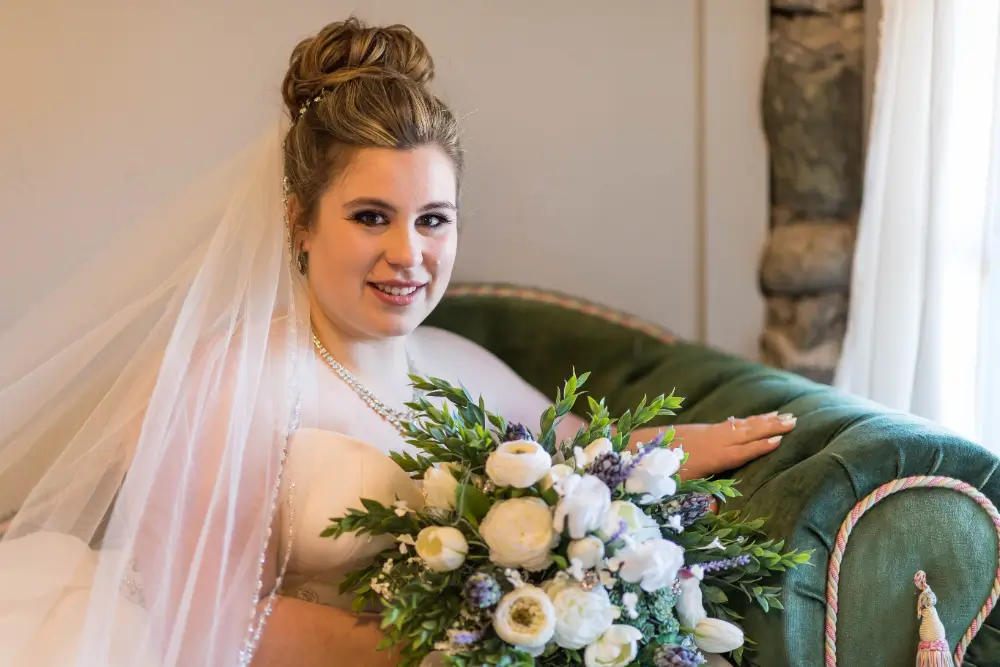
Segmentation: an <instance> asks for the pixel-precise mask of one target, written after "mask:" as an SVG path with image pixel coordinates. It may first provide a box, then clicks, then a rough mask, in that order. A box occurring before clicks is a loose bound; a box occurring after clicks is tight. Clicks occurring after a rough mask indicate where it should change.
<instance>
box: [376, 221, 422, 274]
mask: <svg viewBox="0 0 1000 667" xmlns="http://www.w3.org/2000/svg"><path fill="white" fill-rule="evenodd" d="M383 238H385V241H386V246H385V261H386V262H388V263H389V264H391V265H392V266H394V267H396V268H401V269H409V268H413V267H415V266H419V265H420V262H421V258H422V255H423V245H422V242H421V236H420V233H419V232H418V231H417V229H416V227H415V226H414V225H393V227H392V228H390V230H389V233H388V234H386V235H385V236H384V237H383Z"/></svg>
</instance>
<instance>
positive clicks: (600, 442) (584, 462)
mask: <svg viewBox="0 0 1000 667" xmlns="http://www.w3.org/2000/svg"><path fill="white" fill-rule="evenodd" d="M577 449H579V448H577ZM580 451H582V452H583V455H582V456H581V455H580V453H579V452H575V456H574V457H573V458H574V463H575V464H576V467H577V468H581V469H583V468H586V467H587V466H589V465H590V464H591V463H593V462H594V459H596V458H597V457H598V456H600V455H601V454H608V453H610V452H613V451H615V448H614V445H612V444H611V441H610V440H608V439H607V438H598V439H597V440H594V441H593V442H592V443H590V444H589V445H587V446H586V447H584V448H583V449H582V450H580Z"/></svg>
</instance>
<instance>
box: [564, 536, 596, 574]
mask: <svg viewBox="0 0 1000 667" xmlns="http://www.w3.org/2000/svg"><path fill="white" fill-rule="evenodd" d="M566 555H567V556H568V557H569V559H570V560H571V561H574V560H576V561H579V562H580V567H582V568H583V569H584V570H589V569H591V568H594V567H597V565H598V563H600V562H601V560H602V559H603V558H604V542H601V540H599V539H598V538H596V537H594V536H593V535H588V536H587V537H584V538H582V539H579V540H573V541H572V542H570V543H569V546H568V547H567V548H566Z"/></svg>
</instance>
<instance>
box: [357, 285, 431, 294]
mask: <svg viewBox="0 0 1000 667" xmlns="http://www.w3.org/2000/svg"><path fill="white" fill-rule="evenodd" d="M368 284H369V285H371V286H372V287H374V288H375V289H377V290H378V291H379V292H382V293H383V294H388V295H390V296H410V295H411V294H415V293H416V292H417V290H419V289H421V288H423V287H424V285H408V286H406V287H400V286H397V285H383V284H380V283H368Z"/></svg>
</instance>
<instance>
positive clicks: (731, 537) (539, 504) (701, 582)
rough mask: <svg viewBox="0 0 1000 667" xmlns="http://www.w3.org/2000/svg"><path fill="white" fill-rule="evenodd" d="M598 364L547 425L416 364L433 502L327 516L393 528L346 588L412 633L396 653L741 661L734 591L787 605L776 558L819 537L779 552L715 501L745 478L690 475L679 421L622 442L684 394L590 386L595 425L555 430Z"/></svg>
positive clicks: (612, 666)
mask: <svg viewBox="0 0 1000 667" xmlns="http://www.w3.org/2000/svg"><path fill="white" fill-rule="evenodd" d="M587 375H588V374H584V375H582V376H580V377H577V376H576V375H574V376H572V377H571V378H570V379H569V380H568V381H567V382H566V384H565V386H564V388H563V389H562V390H561V391H560V392H559V393H558V395H557V397H556V402H555V404H554V405H553V406H552V407H550V408H549V409H548V410H547V411H546V412H545V414H543V415H542V417H541V422H540V429H539V432H538V435H537V436H535V435H534V434H532V433H531V432H530V431H529V430H528V429H526V428H524V427H523V426H521V425H518V424H508V423H507V422H506V421H505V420H504V419H502V418H501V417H499V416H497V415H495V414H491V413H490V412H489V411H488V410H487V408H486V406H485V405H484V404H483V402H482V400H479V401H476V400H474V399H473V398H472V396H470V395H469V394H468V393H467V392H466V391H465V390H464V389H461V388H456V387H454V386H451V385H450V384H448V383H446V382H443V381H441V380H437V379H422V378H417V377H414V378H413V381H414V383H415V385H416V387H417V389H419V390H422V391H423V392H424V393H423V396H422V397H421V398H419V399H418V400H417V402H415V403H413V404H412V405H411V406H410V407H411V408H413V409H414V411H415V412H414V414H415V416H414V418H413V419H412V420H411V421H410V422H409V423H408V424H407V427H406V428H407V431H408V440H409V442H411V443H412V444H413V445H415V446H416V447H417V448H419V450H420V451H421V454H419V455H418V456H416V457H413V456H410V455H408V454H399V453H396V454H393V455H392V457H393V459H394V460H395V461H396V463H397V464H399V465H400V466H401V467H402V468H403V469H404V470H405V471H407V472H409V473H410V474H411V475H412V476H413V477H414V478H417V479H421V480H423V492H424V498H425V502H424V505H423V507H408V506H407V505H406V504H405V503H404V502H402V501H397V502H396V503H394V504H393V505H390V506H385V505H383V504H381V503H378V502H375V501H372V500H370V499H363V500H362V501H361V504H362V506H363V509H355V510H350V511H349V512H348V514H347V515H346V516H344V517H341V518H338V519H332V522H333V523H332V525H331V526H330V527H329V528H328V529H327V530H326V531H325V532H324V533H323V536H324V537H337V536H339V535H342V534H345V533H357V534H368V535H372V536H381V537H380V539H383V540H385V541H386V543H387V545H388V546H387V548H386V549H385V550H384V551H383V552H382V553H381V554H380V555H379V556H378V558H377V559H376V561H375V562H374V563H373V564H372V565H370V566H369V567H367V568H365V569H363V570H360V571H357V572H354V573H352V574H351V575H350V576H348V577H347V579H346V580H345V581H344V583H343V585H342V587H341V588H342V591H343V592H348V591H350V592H352V593H353V594H354V596H355V598H354V604H355V608H356V609H363V608H371V607H372V606H375V607H377V608H380V609H381V617H382V628H383V630H384V632H385V634H386V638H385V640H384V641H383V645H382V646H380V648H385V647H391V646H392V647H398V648H400V650H401V660H400V664H401V665H404V666H416V665H453V666H455V667H471V666H472V665H496V666H500V667H517V666H527V665H546V666H548V665H571V664H581V663H582V664H583V665H585V666H586V667H625V666H626V665H649V666H656V667H665V666H668V665H679V666H683V667H687V666H693V665H699V664H702V663H703V662H705V660H706V658H705V655H706V654H711V653H729V654H731V655H732V656H733V658H734V659H735V660H736V661H737V662H739V661H741V659H742V652H743V650H744V643H745V641H748V640H745V638H744V636H743V632H742V631H741V629H740V628H739V627H738V626H737V625H735V624H734V623H733V621H738V620H739V619H740V618H741V617H740V616H739V615H738V614H736V613H735V612H734V611H733V610H732V609H731V608H730V607H729V605H728V602H729V596H731V595H736V594H742V595H746V596H747V597H749V599H750V600H751V601H756V603H757V604H759V605H760V606H761V607H763V609H764V610H765V611H766V610H768V609H770V608H776V609H780V608H781V604H780V602H779V597H780V595H779V594H780V589H779V588H777V587H774V586H767V585H765V579H766V577H767V575H769V574H770V573H772V572H775V571H783V570H785V569H787V568H791V567H795V566H797V565H799V564H802V563H805V562H807V561H808V560H809V553H806V552H799V551H789V552H783V543H782V542H775V541H773V540H769V539H766V537H765V535H764V534H763V533H762V532H761V531H760V528H761V526H762V525H763V520H762V519H757V520H753V521H746V520H743V519H742V518H741V517H740V516H739V515H738V513H737V512H728V513H720V514H716V513H714V512H712V511H711V509H712V505H713V501H716V500H718V501H721V502H724V501H725V500H726V499H727V498H731V497H735V496H737V495H739V494H738V492H737V491H736V489H735V488H734V482H733V481H732V480H705V479H700V480H692V481H685V482H681V481H680V479H679V477H678V476H677V471H678V470H679V469H680V468H681V466H682V465H683V463H684V461H685V459H686V455H685V454H684V452H683V450H682V448H681V447H679V446H671V445H672V438H673V436H674V433H673V431H672V430H668V431H666V432H664V433H663V434H662V436H660V437H657V438H656V439H654V440H652V441H650V442H648V443H645V444H641V445H639V447H638V448H634V449H632V450H630V449H629V448H628V447H627V444H628V443H629V439H630V435H631V433H632V432H633V431H634V430H635V428H636V427H638V426H641V425H642V424H645V423H647V422H649V421H651V420H653V419H654V418H656V417H660V416H664V415H673V414H674V412H673V410H675V409H678V408H679V407H680V404H681V400H682V399H680V398H677V397H674V396H673V394H671V395H670V396H666V397H664V396H660V397H658V398H656V399H655V400H653V401H650V402H649V403H647V402H646V401H645V400H643V401H642V402H641V403H640V404H639V405H638V407H637V408H636V409H635V410H634V411H631V410H630V411H627V412H625V413H624V414H622V415H621V416H619V417H618V418H617V419H614V418H612V417H611V415H610V414H609V412H608V409H607V408H606V406H605V403H604V401H603V400H601V401H597V400H595V399H593V398H591V397H587V401H588V402H589V408H590V423H589V425H588V426H586V427H585V428H582V429H581V430H580V431H579V433H577V434H576V437H575V438H574V439H573V440H572V441H571V442H557V438H556V433H555V425H556V423H557V422H558V420H559V419H560V417H562V416H564V415H566V414H568V413H569V412H571V411H572V410H573V407H574V406H575V405H576V403H577V401H578V399H579V398H580V396H581V392H580V388H581V387H582V386H583V384H584V382H585V381H586V379H587ZM429 398H440V399H444V401H443V402H442V403H441V407H437V406H435V405H434V404H432V403H431V402H430V401H429V400H428V399H429Z"/></svg>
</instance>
